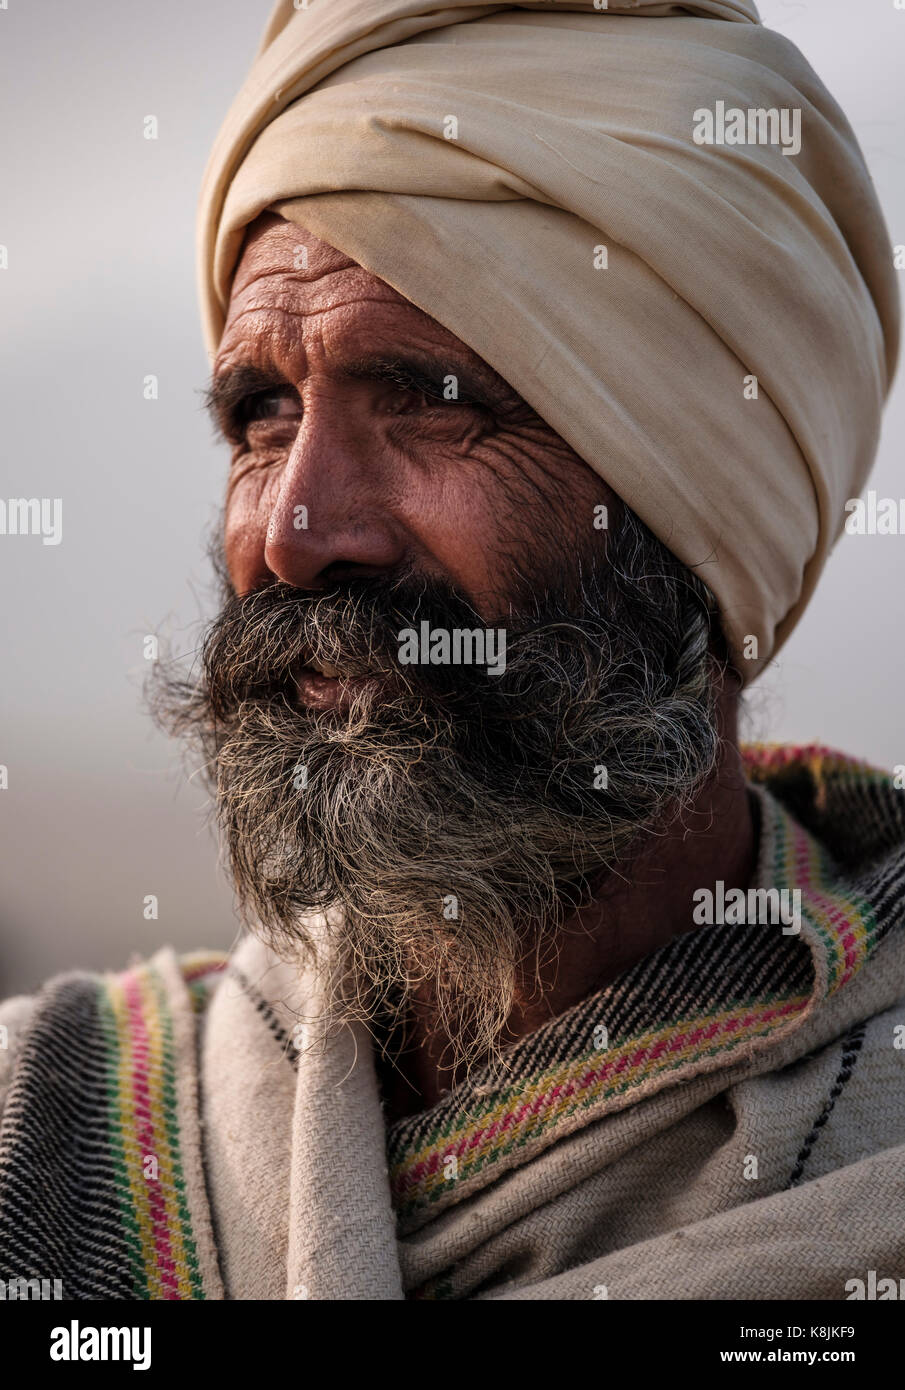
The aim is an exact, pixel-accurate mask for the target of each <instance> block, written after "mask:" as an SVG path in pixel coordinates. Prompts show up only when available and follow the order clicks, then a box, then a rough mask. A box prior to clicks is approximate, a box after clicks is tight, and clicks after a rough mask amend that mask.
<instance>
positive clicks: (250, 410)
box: [237, 391, 300, 427]
mask: <svg viewBox="0 0 905 1390" xmlns="http://www.w3.org/2000/svg"><path fill="white" fill-rule="evenodd" d="M299 411H300V402H299V398H298V395H297V394H296V393H295V392H294V391H258V392H257V393H256V394H255V395H254V396H246V398H245V400H244V401H241V402H240V403H239V407H238V411H237V415H238V424H239V425H240V427H244V426H246V425H251V424H255V423H256V422H257V421H259V420H280V419H289V418H291V417H292V416H295V415H298V414H299Z"/></svg>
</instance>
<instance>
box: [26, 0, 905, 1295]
mask: <svg viewBox="0 0 905 1390" xmlns="http://www.w3.org/2000/svg"><path fill="white" fill-rule="evenodd" d="M199 245H200V258H201V264H200V269H201V283H202V297H203V304H204V316H205V325H206V333H207V338H208V342H209V346H210V349H211V354H212V358H213V374H212V381H211V385H210V389H209V393H208V398H209V405H210V408H211V410H212V413H213V415H214V418H215V420H216V423H217V425H218V428H219V430H220V432H221V434H222V436H223V437H224V438H225V439H226V440H227V441H228V442H229V445H230V448H231V464H230V472H229V479H228V483H227V492H226V507H225V517H224V528H223V537H222V542H223V543H222V553H220V552H219V550H218V554H217V557H216V558H217V561H218V566H219V569H220V573H221V576H222V582H223V607H222V611H221V613H220V616H219V617H218V618H217V620H216V622H215V623H214V624H213V625H212V626H211V628H210V630H209V632H208V634H207V636H206V639H205V641H204V645H203V652H202V658H201V660H200V663H199V665H198V668H197V669H195V670H194V671H190V672H188V673H187V674H185V675H179V674H178V673H177V672H174V670H173V669H172V668H170V667H168V668H166V669H165V670H162V671H161V673H160V678H159V680H158V683H157V689H156V692H155V697H156V702H157V705H156V708H157V713H158V716H159V718H160V719H161V720H162V721H163V722H164V723H165V724H167V726H168V727H171V728H173V729H174V730H175V731H176V732H177V733H179V734H182V735H184V736H186V737H187V738H188V740H189V743H190V746H192V747H193V748H195V749H200V752H201V757H202V762H203V765H204V767H205V768H206V770H207V772H208V773H209V775H210V777H211V779H212V783H213V785H214V787H215V790H216V806H217V812H218V817H219V822H220V825H221V828H222V831H223V835H224V838H225V842H226V845H227V848H228V852H229V858H230V863H231V867H232V872H233V877H234V881H235V885H236V889H237V894H238V898H239V901H240V903H241V905H242V908H243V911H244V913H245V916H246V918H247V921H248V924H249V927H250V930H249V932H248V934H247V935H246V936H245V938H244V939H243V940H242V942H241V943H240V944H239V946H238V948H237V949H236V951H235V952H233V953H232V954H231V956H230V957H229V958H227V959H224V958H222V957H217V956H195V957H182V958H177V957H176V956H174V955H173V954H172V952H170V951H168V950H163V951H161V952H160V953H159V954H158V955H157V956H156V957H154V958H153V959H152V960H151V961H149V962H147V963H145V964H139V965H136V966H134V967H133V968H132V969H131V970H129V971H128V972H126V973H125V974H122V975H110V976H102V977H94V976H89V975H77V976H66V977H62V978H60V979H59V980H56V981H52V982H51V983H50V984H49V985H48V986H47V988H46V990H45V991H44V992H43V993H42V994H41V995H40V996H38V997H37V999H34V1000H15V1001H11V1002H10V1003H9V1004H8V1005H7V1006H6V1008H5V1010H4V1012H3V1013H2V1015H0V1019H2V1021H3V1024H4V1025H5V1027H6V1030H7V1033H8V1038H9V1046H8V1048H7V1050H6V1052H3V1053H0V1059H3V1062H2V1066H3V1070H0V1087H2V1089H0V1097H2V1094H3V1090H5V1095H6V1100H5V1107H4V1115H3V1127H2V1131H0V1265H2V1272H3V1273H4V1275H6V1274H8V1273H10V1272H12V1273H14V1274H18V1275H21V1276H27V1277H33V1278H40V1277H50V1276H51V1275H52V1276H55V1277H60V1278H62V1279H63V1282H64V1285H65V1286H66V1289H67V1291H68V1292H69V1293H70V1294H71V1295H72V1296H75V1297H101V1296H108V1297H109V1296H112V1297H122V1298H149V1297H150V1298H232V1299H253V1298H263V1299H282V1298H312V1299H330V1298H336V1299H392V1298H397V1299H398V1298H403V1297H407V1298H453V1299H460V1298H482V1299H558V1298H564V1299H596V1298H607V1297H609V1298H613V1299H642V1298H660V1299H668V1298H705V1299H706V1298H721V1299H725V1298H760V1299H770V1298H782V1299H803V1298H811V1297H818V1298H827V1299H844V1298H847V1297H851V1296H858V1294H857V1286H858V1284H859V1281H861V1284H862V1288H866V1283H865V1282H864V1281H866V1280H867V1279H868V1277H869V1272H870V1271H874V1277H875V1278H877V1277H879V1278H883V1279H888V1280H898V1279H899V1278H900V1277H902V1276H903V1275H905V1265H903V1256H902V1251H903V1248H905V1240H903V1221H902V1217H901V1200H902V1196H903V1191H902V1165H903V1159H905V1104H903V1100H902V1096H903V1067H905V999H903V996H905V928H903V921H902V918H903V907H902V884H903V881H905V843H903V841H905V806H903V794H902V792H901V791H899V790H897V789H896V787H895V786H894V784H893V779H892V778H891V777H890V776H887V775H885V774H884V773H882V772H879V771H874V770H872V769H870V768H869V767H867V766H866V765H864V764H862V763H859V762H857V761H855V760H853V759H851V758H847V757H843V756H841V755H838V754H834V753H831V752H829V751H828V750H825V749H821V748H819V747H809V748H786V747H741V748H740V747H739V744H738V741H737V717H738V712H739V702H740V691H741V689H742V687H743V686H745V685H746V684H747V683H749V682H750V681H751V680H752V679H753V678H754V677H755V676H756V675H757V674H758V673H759V672H760V671H761V670H762V669H763V667H764V665H765V663H766V662H767V661H768V660H769V659H770V658H771V656H772V655H773V654H774V653H775V652H776V651H777V650H778V649H779V646H780V645H781V643H782V642H783V641H784V639H785V638H786V637H787V635H788V634H789V632H790V631H791V630H792V628H793V627H794V625H795V622H796V621H797V619H798V617H799V616H800V615H801V613H802V611H803V609H804V607H805V606H806V604H807V602H808V599H809V597H810V595H811V594H812V592H813V590H814V587H815V585H816V583H817V579H818V577H819V574H820V571H821V567H822V565H823V563H824V560H825V558H826V556H827V554H828V552H829V550H830V548H831V546H832V545H833V543H834V541H835V540H836V539H837V538H838V536H839V534H840V532H841V530H842V529H843V523H844V520H845V515H846V512H845V503H846V501H847V500H850V499H851V498H852V497H856V496H857V494H858V492H859V491H860V490H861V488H862V486H863V485H864V482H865V480H866V477H867V474H868V470H869V467H870V464H871V461H872V457H873V453H874V449H875V445H876V439H877V432H878V426H879V416H880V409H881V405H882V401H883V399H884V396H885V393H886V391H887V388H888V383H889V379H890V376H891V373H892V370H893V366H894V362H895V356H896V347H897V324H898V320H897V311H896V307H895V304H896V299H895V284H894V272H893V269H892V256H891V251H890V247H889V245H888V241H887V237H886V233H885V229H884V226H883V221H882V217H881V214H880V212H879V209H878V206H877V202H876V198H875V195H874V192H873V189H872V186H871V183H870V180H869V177H868V174H867V172H866V169H865V167H864V163H863V160H862V158H861V155H860V152H859V150H858V147H857V144H856V142H855V140H854V137H853V135H852V133H851V130H850V128H849V126H848V124H847V123H846V120H845V118H844V116H843V115H842V113H841V112H840V111H839V109H838V107H837V106H836V105H835V104H834V102H833V100H832V98H831V97H830V96H829V95H828V93H827V92H826V90H825V89H824V87H823V86H822V84H821V83H820V81H819V79H818V78H817V77H816V76H815V74H814V73H813V72H812V70H811V69H810V68H809V67H808V65H807V63H806V62H805V61H804V60H803V58H802V57H801V55H800V54H799V53H798V52H797V50H796V49H795V48H794V47H793V46H792V45H790V44H789V43H788V42H786V41H785V40H783V39H781V38H779V37H778V36H776V35H775V34H771V33H769V32H768V31H766V30H765V29H764V28H763V27H762V26H761V24H760V22H759V19H758V16H757V13H756V10H755V8H754V5H753V4H752V3H750V0H699V2H698V3H694V2H693V0H689V2H688V3H685V4H682V5H671V4H660V3H656V4H654V3H647V0H626V3H611V4H610V5H609V6H608V7H607V6H605V5H604V6H601V7H598V6H597V5H596V4H593V3H591V0H587V3H583V2H582V0H568V3H565V4H563V3H559V0H555V3H554V2H553V0H550V3H539V4H523V5H518V6H509V5H493V4H491V5H486V4H483V5H481V4H475V3H473V2H472V0H462V3H461V4H459V5H457V6H456V7H455V8H451V9H448V10H443V9H439V10H437V9H428V7H426V6H424V5H422V4H420V3H418V0H407V3H404V2H403V0H334V3H331V4H318V3H314V4H312V5H311V6H310V8H308V7H306V6H302V7H298V8H296V7H294V6H293V5H291V4H289V3H288V2H287V0H281V3H280V4H279V5H278V6H277V8H276V9H275V11H274V13H273V15H272V18H271V20H270V23H269V25H268V27H267V30H266V33H265V35H264V39H263V42H262V45H261V48H260V51H259V54H258V57H257V59H256V61H255V64H254V67H253V69H252V72H251V74H250V77H249V79H248V82H247V84H246V85H245V87H244V88H243V91H242V93H241V94H240V96H239V98H238V100H237V102H236V103H235V105H234V107H233V109H232V110H231V112H230V113H229V115H228V117H227V120H226V122H225V125H224V127H223V129H222V131H221V134H220V136H219V138H218V140H217V144H216V146H215V149H214V152H213V155H212V158H211V161H210V165H209V168H208V171H207V175H206V179H205V184H204V190H203V194H202V200H201V209H200V238H199ZM891 1213H898V1214H897V1215H894V1216H892V1217H891V1215H890V1214H891ZM861 1296H864V1295H863V1293H862V1295H861Z"/></svg>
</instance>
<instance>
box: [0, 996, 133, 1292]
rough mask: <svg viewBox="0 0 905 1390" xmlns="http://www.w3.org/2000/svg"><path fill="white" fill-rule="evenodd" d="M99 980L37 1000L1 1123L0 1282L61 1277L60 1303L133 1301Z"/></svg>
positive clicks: (40, 997)
mask: <svg viewBox="0 0 905 1390" xmlns="http://www.w3.org/2000/svg"><path fill="white" fill-rule="evenodd" d="M107 1062H108V1048H107V1041H106V1037H105V1034H104V1030H103V1027H102V1023H101V1018H100V1013H99V1009H98V981H97V979H96V977H93V976H90V975H84V974H78V975H67V976H64V977H62V978H61V979H59V980H56V981H53V982H52V983H51V984H50V985H48V986H47V988H46V989H45V990H44V991H43V992H42V994H41V995H40V996H39V998H38V1001H37V1006H36V1014H35V1018H34V1020H33V1022H32V1024H31V1026H30V1028H29V1029H28V1031H27V1032H26V1035H25V1037H24V1038H23V1041H22V1045H21V1052H20V1056H19V1058H18V1061H17V1065H16V1070H15V1073H14V1077H13V1082H12V1085H11V1087H10V1090H9V1093H8V1096H7V1101H6V1105H5V1107H4V1111H3V1121H2V1125H0V1277H2V1278H3V1279H6V1280H9V1279H18V1278H24V1279H42V1278H43V1279H61V1280H62V1283H63V1297H64V1298H81V1299H101V1298H116V1299H129V1298H135V1297H136V1296H137V1295H136V1292H135V1290H134V1288H133V1281H132V1273H131V1260H130V1252H129V1249H128V1247H127V1244H126V1240H125V1237H124V1231H123V1224H122V1217H121V1214H120V1205H119V1198H118V1194H117V1187H116V1180H115V1174H114V1168H113V1161H112V1155H111V1152H110V1140H109V1110H108V1078H107Z"/></svg>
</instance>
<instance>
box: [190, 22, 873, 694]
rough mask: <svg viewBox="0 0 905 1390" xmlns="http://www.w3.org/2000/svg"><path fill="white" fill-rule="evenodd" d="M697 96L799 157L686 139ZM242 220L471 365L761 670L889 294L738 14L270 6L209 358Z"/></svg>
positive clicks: (787, 616) (859, 472)
mask: <svg viewBox="0 0 905 1390" xmlns="http://www.w3.org/2000/svg"><path fill="white" fill-rule="evenodd" d="M718 103H723V107H722V108H720V109H722V110H724V111H729V112H731V111H732V110H735V109H740V110H742V111H748V110H749V109H754V108H763V109H775V110H776V111H778V112H782V111H786V112H795V111H798V112H800V118H799V119H800V123H801V124H800V130H801V144H800V151H799V152H798V153H788V154H787V153H784V152H783V146H782V144H779V143H772V144H771V143H756V142H754V143H735V144H732V143H698V142H697V139H696V138H695V133H696V130H697V132H698V137H699V138H700V131H701V130H702V129H704V125H703V121H702V118H701V117H700V112H701V111H702V110H704V111H708V112H711V113H717V111H718ZM790 119H791V117H790ZM717 125H718V122H715V124H714V130H716V129H717ZM718 138H719V137H718V135H717V136H716V137H715V139H718ZM267 209H269V210H271V211H274V212H276V213H279V214H280V215H281V216H283V217H285V218H287V219H288V220H290V221H294V222H296V223H298V224H299V225H300V226H303V227H305V228H307V229H308V230H309V231H310V232H312V233H314V234H315V235H316V236H318V237H320V238H321V239H322V240H324V241H326V242H328V243H330V244H331V245H332V246H334V247H336V248H337V249H338V250H340V251H342V252H344V253H345V254H346V255H348V256H350V257H351V258H352V259H353V260H355V261H357V262H358V263H359V264H360V265H362V266H364V267H365V268H366V269H367V270H369V271H371V272H373V273H374V274H375V275H377V276H379V277H380V278H381V279H382V280H384V281H386V282H387V283H388V284H389V285H391V286H393V287H394V288H395V289H396V290H397V291H398V292H399V293H400V294H402V295H403V296H404V297H405V298H406V299H408V300H410V301H411V302H412V303H414V304H415V305H417V306H418V307H419V308H421V309H423V310H424V311H426V312H427V313H428V314H430V315H431V316H432V317H433V318H434V319H436V320H437V321H438V322H439V323H441V324H443V325H444V326H445V327H446V328H447V329H449V330H451V331H452V332H453V333H454V334H456V335H457V336H458V337H459V338H460V339H462V340H463V341H464V342H465V343H466V344H468V346H469V347H471V348H472V349H473V350H474V351H475V352H477V353H478V354H479V355H480V356H481V357H482V358H483V359H484V360H485V361H486V362H488V363H489V364H490V365H491V366H492V367H493V368H494V369H495V370H496V371H497V372H498V373H499V374H500V375H501V376H502V377H504V378H505V379H506V380H507V381H508V382H509V383H510V385H511V386H512V387H514V389H515V390H516V391H518V392H519V393H520V394H521V395H522V396H523V397H524V399H525V400H526V401H527V402H528V403H529V404H530V405H531V406H532V407H533V408H534V409H535V410H536V411H537V413H538V414H539V415H540V416H541V417H542V418H543V419H545V420H546V421H547V423H548V424H549V425H551V426H552V427H553V428H554V429H555V430H556V431H557V432H558V433H559V434H560V435H561V436H562V437H563V438H564V439H565V440H566V441H567V443H568V444H570V445H571V446H572V448H573V449H574V450H575V451H576V452H577V453H578V454H579V455H580V456H581V458H582V459H584V460H585V461H586V462H587V463H588V465H589V466H590V467H591V468H592V469H594V470H595V471H596V472H597V473H599V474H600V475H601V477H603V478H604V479H605V480H606V482H607V483H608V484H609V486H610V487H612V488H613V490H614V491H615V492H616V493H618V494H619V496H621V497H622V498H623V499H624V500H625V501H626V502H627V503H628V505H629V506H631V507H632V508H633V509H634V511H635V512H637V514H638V515H639V516H640V517H641V519H642V520H643V521H644V522H645V523H646V524H647V525H648V526H649V527H650V528H651V530H653V531H654V532H655V534H656V535H658V536H659V537H660V539H661V540H662V541H663V542H664V543H665V544H666V545H667V546H668V547H669V548H670V549H671V550H672V551H673V552H674V553H675V554H676V555H677V556H678V557H679V558H680V559H681V560H682V561H684V563H685V564H686V565H688V566H690V567H692V568H694V570H695V572H696V573H697V574H698V575H699V576H700V577H701V578H702V579H703V580H704V582H705V583H706V584H707V585H708V586H709V588H710V589H711V590H712V592H713V593H714V594H715V595H716V598H717V600H718V602H719V605H720V610H721V616H722V621H723V627H724V630H725V632H726V635H727V637H728V638H729V642H730V646H731V649H732V651H733V654H734V656H735V659H736V661H737V664H738V665H739V668H740V670H741V672H742V675H743V677H744V678H745V679H746V680H750V679H751V677H752V676H753V675H754V674H756V673H757V671H759V670H760V669H761V668H762V667H763V665H764V663H765V662H766V661H767V660H768V659H769V657H770V656H771V654H773V653H775V652H776V650H778V648H779V646H780V644H781V643H782V642H783V640H784V639H785V637H786V636H787V635H788V633H789V632H790V631H791V629H792V627H793V626H794V625H795V622H796V621H797V619H798V618H799V617H800V615H801V613H802V611H803V610H804V607H805V605H806V604H807V602H808V599H809V598H810V596H811V593H812V591H813V588H814V585H815V583H816V581H817V578H818V576H819V573H820V570H821V568H822V566H823V564H824V561H825V559H826V557H827V554H828V553H829V550H830V548H831V546H832V545H833V542H834V541H835V540H836V539H837V537H838V536H839V534H840V532H841V530H842V528H843V523H844V521H845V510H844V503H845V501H846V499H848V498H849V497H854V496H857V495H858V493H859V492H860V491H861V490H862V488H863V486H864V483H865V481H866V478H867V475H868V472H869V469H870V466H871V463H872V461H873V455H874V451H875V448H876V443H877V437H878V433H879V422H880V413H881V406H882V403H883V400H884V398H885V395H886V392H887V390H888V386H889V381H890V378H891V375H892V372H893V368H894V365H895V359H896V352H897V339H898V309H897V303H898V299H897V284H896V279H895V271H894V268H893V258H892V251H891V247H890V245H889V240H888V236H887V233H886V229H885V226H884V223H883V218H882V214H881V212H880V209H879V206H878V203H877V198H876V194H875V192H874V189H873V185H872V183H871V180H870V176H869V174H868V172H867V169H866V167H865V164H864V160H863V157H862V155H861V152H860V150H859V147H858V144H857V141H856V140H855V137H854V135H853V133H852V130H851V128H850V126H849V124H848V122H847V120H846V119H845V116H844V115H843V113H842V112H841V110H840V109H839V107H838V106H837V105H836V103H835V101H834V100H833V98H832V97H831V96H830V95H829V93H828V92H827V90H826V88H825V87H824V86H823V84H822V82H821V81H820V79H819V78H818V77H817V76H816V74H815V73H814V71H813V70H812V69H811V67H810V66H809V65H808V64H807V62H806V61H805V60H804V58H803V57H802V55H801V54H800V53H799V52H798V50H797V48H795V46H794V45H793V44H791V43H790V42H789V41H788V40H786V39H784V38H782V37H781V36H780V35H778V34H776V33H773V32H771V31H770V30H767V29H765V28H764V27H763V26H762V25H761V23H760V20H759V17H758V14H757V10H756V8H755V6H754V4H753V3H752V0H697V2H696V3H685V4H662V3H646V0H634V3H630V2H629V0H621V3H616V2H615V0H614V3H610V4H609V6H608V7H607V8H601V9H596V8H595V6H594V3H593V0H567V3H560V0H548V3H540V4H531V3H526V4H520V5H517V6H511V5H488V4H477V3H472V2H471V0H460V2H459V3H457V4H454V5H450V6H449V7H448V8H443V7H440V8H434V7H433V6H432V5H429V4H428V3H427V0H309V3H308V5H307V8H302V7H300V8H295V7H294V6H293V4H292V0H280V3H279V4H278V5H277V6H276V8H275V9H274V11H273V13H272V14H271V17H270V20H269V23H268V25H267V28H266V30H265V33H264V37H263V40H262V43H261V46H260V49H259V52H258V55H257V57H256V59H255V61H254V64H253V66H252V69H251V72H250V74H249V76H248V79H247V81H246V82H245V85H244V86H243V88H242V90H241V92H240V94H239V96H238V97H237V99H236V101H235V102H234V104H233V106H232V108H231V109H230V111H229V113H228V115H227V117H226V120H225V122H224V124H223V127H222V129H221V131H220V133H219V135H218V137H217V140H216V143H215V146H214V149H213V152H212V154H211V158H210V160H209V163H208V167H207V171H206V173H205V177H204V183H203V188H202V193H201V200H200V208H199V224H198V257H199V276H200V285H201V297H202V312H203V319H204V327H205V335H206V339H207V344H208V348H209V351H210V352H211V353H213V352H214V350H215V349H216V345H217V342H218V340H219V337H220V334H221V332H222V329H223V323H224V318H225V311H226V307H227V304H228V301H229V293H230V284H231V280H232V276H233V273H234V271H235V267H236V262H237V259H238V257H239V254H240V251H241V245H242V239H243V235H244V229H245V227H246V226H247V224H248V223H249V222H251V221H253V220H254V218H255V217H257V216H258V214H259V213H261V212H263V211H265V210H267ZM751 638H755V639H756V646H755V644H754V643H752V642H751V640H750V639H751Z"/></svg>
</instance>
